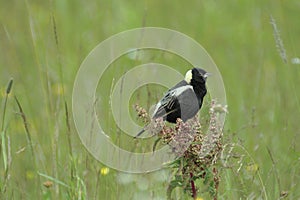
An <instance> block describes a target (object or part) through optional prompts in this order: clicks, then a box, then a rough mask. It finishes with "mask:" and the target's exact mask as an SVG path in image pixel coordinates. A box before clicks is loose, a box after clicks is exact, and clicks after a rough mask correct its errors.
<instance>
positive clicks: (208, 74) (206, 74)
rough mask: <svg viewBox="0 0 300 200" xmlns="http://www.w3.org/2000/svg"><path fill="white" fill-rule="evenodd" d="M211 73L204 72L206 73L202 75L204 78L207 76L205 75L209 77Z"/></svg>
mask: <svg viewBox="0 0 300 200" xmlns="http://www.w3.org/2000/svg"><path fill="white" fill-rule="evenodd" d="M211 75H212V73H209V72H206V73H205V74H204V75H203V77H204V78H207V77H209V76H211Z"/></svg>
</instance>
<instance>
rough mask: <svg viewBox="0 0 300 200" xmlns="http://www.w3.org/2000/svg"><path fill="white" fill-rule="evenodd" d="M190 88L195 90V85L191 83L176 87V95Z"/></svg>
mask: <svg viewBox="0 0 300 200" xmlns="http://www.w3.org/2000/svg"><path fill="white" fill-rule="evenodd" d="M189 89H191V90H194V89H193V86H191V85H185V86H181V87H179V88H176V89H175V90H174V93H173V94H174V95H175V96H179V95H181V93H183V92H184V91H187V90H189ZM173 94H172V96H173Z"/></svg>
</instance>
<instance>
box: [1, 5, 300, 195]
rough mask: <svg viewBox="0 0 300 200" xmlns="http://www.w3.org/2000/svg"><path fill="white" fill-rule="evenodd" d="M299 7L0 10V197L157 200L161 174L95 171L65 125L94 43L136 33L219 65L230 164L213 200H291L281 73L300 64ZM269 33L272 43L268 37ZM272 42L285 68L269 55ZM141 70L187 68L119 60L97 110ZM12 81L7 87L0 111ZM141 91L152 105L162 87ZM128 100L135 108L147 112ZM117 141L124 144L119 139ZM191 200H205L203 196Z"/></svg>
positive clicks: (290, 150) (295, 128)
mask: <svg viewBox="0 0 300 200" xmlns="http://www.w3.org/2000/svg"><path fill="white" fill-rule="evenodd" d="M299 7H300V4H299V2H298V1H297V0H290V1H279V0H275V1H267V0H263V1H259V0H253V1H243V2H240V1H235V0H229V1H226V2H225V1H224V2H221V1H189V2H187V3H183V2H181V1H180V2H179V1H164V2H162V1H150V0H142V1H106V0H105V1H99V2H96V1H92V2H86V1H79V0H73V1H59V0H53V1H43V2H40V1H35V0H27V1H16V0H14V1H4V0H2V1H0V52H1V54H0V89H1V100H2V104H1V107H0V115H1V124H0V127H2V126H3V129H2V130H1V147H2V149H1V155H0V176H1V178H0V186H1V187H0V188H1V195H2V196H1V199H2V198H5V199H66V198H68V199H128V197H130V198H131V199H135V198H140V199H155V198H157V199H158V197H165V195H166V194H165V191H166V188H167V180H169V179H168V177H169V176H170V172H168V171H167V170H166V171H161V172H155V173H150V174H143V175H126V174H123V173H120V172H117V171H115V170H113V169H110V170H109V173H107V174H106V173H103V171H105V170H104V169H105V168H104V167H105V166H104V165H103V164H101V163H99V162H97V161H96V160H95V159H94V158H93V157H92V156H91V155H90V154H89V153H88V152H87V151H86V150H85V148H84V147H83V145H82V144H81V142H80V140H79V137H78V135H77V133H76V129H75V126H74V124H73V121H72V110H71V102H72V99H71V96H72V89H73V82H74V79H75V75H76V72H77V70H78V69H79V66H80V64H81V62H82V61H83V60H84V58H85V57H86V56H87V55H88V53H89V52H90V51H91V50H92V49H93V48H94V47H95V46H96V45H97V44H98V43H99V42H101V41H103V40H104V39H106V38H108V37H109V36H111V35H113V34H116V33H119V32H121V31H125V30H128V29H131V28H137V27H141V26H159V27H165V28H170V29H174V30H177V31H180V32H183V33H185V34H187V35H188V36H190V37H192V38H194V39H195V40H196V41H198V42H199V43H200V44H202V45H203V46H204V47H205V48H206V50H207V51H208V53H209V54H210V55H211V56H212V58H213V59H214V61H215V62H216V64H217V66H218V67H219V70H220V72H221V74H222V76H223V80H224V83H225V87H226V92H227V102H228V110H229V114H228V115H227V119H226V125H225V131H224V134H225V135H224V137H225V138H224V143H225V144H228V146H227V147H228V148H225V151H224V153H226V154H225V155H229V154H230V155H232V154H234V156H233V157H230V158H228V159H227V160H225V161H224V162H225V164H228V166H227V165H226V166H227V167H225V166H224V167H220V168H221V170H220V173H221V182H220V188H219V198H220V199H247V198H248V199H257V198H259V197H261V198H263V199H280V195H282V197H283V193H284V192H287V194H288V195H287V197H286V199H298V198H300V190H299V189H297V188H299V184H300V177H299V176H300V174H299V172H300V160H299V158H300V156H299V155H300V154H299V153H300V144H299V141H300V126H299V117H300V90H299V89H298V86H299V85H300V79H299V76H300V65H299V64H293V63H291V59H292V58H294V57H299V56H300V52H299V46H300V41H299V39H298V38H299V35H300V26H298V24H299V17H300V14H299ZM270 16H272V18H273V19H274V20H275V22H276V27H277V30H274V26H272V24H271V23H270V21H271V19H270ZM276 31H279V33H280V36H278V35H277V36H276V38H275V39H274V33H276ZM158 37H159V36H158ZM278 40H281V41H282V43H283V45H284V49H285V52H286V56H287V63H285V62H284V60H283V59H282V58H281V57H280V53H279V50H280V49H278V48H277V47H276V41H277V42H278ZM281 50H282V47H281ZM157 54H158V55H160V53H159V52H158V51H149V52H148V53H147V55H157ZM149 61H155V62H160V63H164V64H168V65H172V66H174V68H176V69H178V70H179V71H180V72H182V73H184V72H185V71H186V69H187V66H186V65H185V61H183V60H181V59H180V58H179V57H176V56H175V55H171V54H170V55H167V56H158V57H154V58H153V57H151V56H150V57H147V56H146V58H145V60H143V61H142V62H139V61H132V60H130V59H128V58H127V57H126V56H124V57H122V58H120V59H119V60H117V61H116V62H115V63H113V64H112V66H111V67H110V68H109V70H108V71H107V72H106V74H107V78H106V79H105V80H102V82H103V84H102V85H100V84H99V87H98V90H97V91H98V92H99V93H100V94H103V95H104V96H105V98H104V104H105V102H107V101H108V99H109V96H108V95H109V93H110V90H111V85H112V83H113V78H115V81H117V80H118V78H119V77H121V76H122V74H123V73H124V72H126V71H127V70H128V69H130V68H132V67H133V66H135V65H137V64H142V63H147V62H149ZM10 77H13V79H14V84H13V88H12V91H11V93H10V94H9V96H8V99H7V104H6V105H4V104H5V103H4V102H5V98H6V95H5V90H6V86H7V83H8V82H9V80H10ZM147 89H149V91H150V93H151V101H153V102H154V101H155V100H156V99H157V98H159V97H160V96H161V95H162V94H163V88H159V87H153V88H152V89H151V87H150V88H147V87H143V88H140V96H145V95H144V93H145V90H147ZM147 92H148V91H147ZM107 94H108V95H107ZM138 94H139V92H137V93H136V97H134V98H136V99H137V100H139V101H140V103H141V104H144V105H146V106H147V103H148V102H147V99H145V98H142V97H139V95H138ZM14 96H16V97H17V99H18V101H19V104H20V106H18V104H17V103H16V101H15V99H14ZM133 100H134V99H132V101H133ZM66 106H67V108H68V109H67V113H68V117H67V115H66ZM4 107H5V109H6V112H5V119H4V122H2V117H3V114H4V113H3V111H4ZM20 107H21V108H22V112H23V113H22V112H20ZM101 109H104V113H106V114H107V117H106V120H102V122H101V123H103V125H104V127H106V128H107V129H110V130H111V136H112V138H113V139H114V140H116V141H117V137H116V136H117V134H115V133H120V132H119V131H118V129H117V128H116V126H115V124H114V121H113V120H112V116H111V114H110V113H109V112H108V108H102V107H101ZM22 116H26V121H27V122H24V118H22ZM104 118H105V117H104ZM124 120H126V119H124ZM26 126H27V128H28V130H26V128H25V127H26ZM28 136H30V138H31V140H28ZM120 141H121V142H120V144H121V145H126V142H124V141H126V136H121V139H120ZM122 142H124V144H123V143H122ZM230 144H233V146H231V147H232V151H230ZM31 148H32V150H33V151H32V150H31ZM32 152H33V153H32ZM220 166H221V165H220ZM101 171H102V173H101ZM162 174H163V175H162ZM164 177H165V178H164ZM47 180H48V181H52V182H53V185H52V186H50V187H49V188H47V187H45V186H44V185H43V183H45V181H47ZM155 184H157V186H155ZM174 195H177V196H181V195H182V192H181V191H180V190H178V191H176V194H174ZM199 196H201V197H203V198H205V199H209V197H207V194H206V193H203V194H201V193H200V194H199ZM184 198H186V197H183V196H182V199H184Z"/></svg>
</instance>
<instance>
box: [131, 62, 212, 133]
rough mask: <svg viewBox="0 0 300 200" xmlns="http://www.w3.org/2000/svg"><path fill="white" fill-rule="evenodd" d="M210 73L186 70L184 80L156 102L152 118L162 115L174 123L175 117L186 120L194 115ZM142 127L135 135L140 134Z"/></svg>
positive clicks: (201, 100) (201, 101) (165, 119)
mask: <svg viewBox="0 0 300 200" xmlns="http://www.w3.org/2000/svg"><path fill="white" fill-rule="evenodd" d="M209 75H210V74H209V73H207V72H206V71H205V70H203V69H200V68H193V69H191V70H189V71H187V73H186V75H185V78H184V80H182V81H180V82H179V83H177V84H176V85H175V86H174V87H172V88H171V89H169V90H168V91H167V93H166V94H165V96H164V97H163V98H162V99H161V100H160V101H159V102H158V103H157V104H156V107H155V110H154V112H153V115H152V120H153V119H157V118H159V117H162V118H163V120H164V121H168V122H170V123H176V120H177V118H180V119H182V120H183V121H184V122H186V121H187V120H188V119H191V118H192V117H194V116H195V115H196V114H197V113H198V111H199V109H200V108H201V106H202V103H203V98H204V96H205V95H206V92H207V90H206V86H205V83H206V78H207V76H209ZM145 130H146V128H143V130H141V131H140V132H139V133H138V134H137V135H136V136H135V138H137V137H138V136H140V135H141V134H142V133H143V132H144V131H145Z"/></svg>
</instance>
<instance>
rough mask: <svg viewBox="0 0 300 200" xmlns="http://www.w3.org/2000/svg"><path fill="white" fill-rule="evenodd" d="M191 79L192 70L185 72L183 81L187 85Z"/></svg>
mask: <svg viewBox="0 0 300 200" xmlns="http://www.w3.org/2000/svg"><path fill="white" fill-rule="evenodd" d="M192 78H193V74H192V70H189V71H187V72H186V74H185V78H184V80H185V81H186V82H187V83H188V84H191V80H192Z"/></svg>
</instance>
